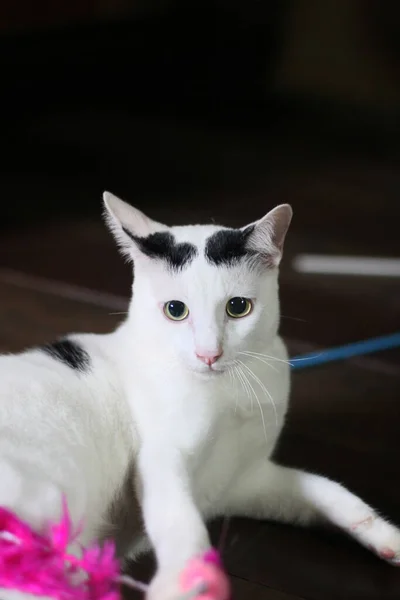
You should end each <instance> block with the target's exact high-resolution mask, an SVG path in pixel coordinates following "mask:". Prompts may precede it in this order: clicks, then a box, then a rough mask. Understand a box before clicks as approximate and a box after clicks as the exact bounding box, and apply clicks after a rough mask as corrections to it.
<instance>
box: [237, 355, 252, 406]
mask: <svg viewBox="0 0 400 600" xmlns="http://www.w3.org/2000/svg"><path fill="white" fill-rule="evenodd" d="M235 362H236V361H235ZM234 369H235V373H236V375H237V378H238V380H239V381H240V384H241V386H242V388H243V391H244V392H245V393H246V395H247V397H249V392H248V389H247V387H246V384H245V382H244V378H243V373H242V372H241V370H240V368H239V367H238V366H235V367H234ZM237 405H238V396H236V408H235V412H236V411H237ZM251 408H252V409H253V400H251Z"/></svg>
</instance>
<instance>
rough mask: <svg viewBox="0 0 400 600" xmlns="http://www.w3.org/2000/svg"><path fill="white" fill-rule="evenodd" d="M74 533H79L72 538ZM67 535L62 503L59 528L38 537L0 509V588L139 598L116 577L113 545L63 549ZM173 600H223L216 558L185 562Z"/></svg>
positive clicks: (64, 598) (72, 596) (70, 599)
mask: <svg viewBox="0 0 400 600" xmlns="http://www.w3.org/2000/svg"><path fill="white" fill-rule="evenodd" d="M78 533H79V532H78ZM77 535H78V534H77V533H76V534H73V531H72V525H71V519H70V516H69V513H68V509H67V505H66V502H64V503H63V515H62V518H61V520H60V522H59V523H53V524H51V525H50V526H49V529H48V532H47V534H39V533H37V532H35V531H33V530H32V529H31V527H30V526H29V525H28V524H27V523H25V522H24V521H22V520H21V519H19V518H18V517H17V516H16V515H15V514H14V513H13V512H11V511H10V510H8V509H6V508H3V507H0V588H2V589H8V590H13V591H19V592H22V593H25V594H29V595H32V596H45V597H48V598H54V599H55V600H121V599H122V594H121V587H122V586H123V585H126V586H128V587H131V588H135V589H138V590H140V591H141V592H143V593H145V592H146V590H147V585H146V584H144V583H141V582H139V581H136V580H134V579H133V578H131V577H128V576H126V575H121V574H120V565H119V562H118V560H117V558H116V553H115V544H114V543H113V542H112V541H107V542H106V543H105V544H104V545H103V546H99V545H93V546H91V547H89V548H82V552H81V556H80V557H79V558H78V557H76V556H74V555H71V554H69V553H68V547H69V546H70V544H71V543H72V542H74V540H75V539H76V536H77ZM180 583H181V590H182V593H181V595H180V596H179V597H178V598H176V600H229V597H230V589H229V583H228V578H227V576H226V575H225V573H224V571H223V568H222V563H221V560H220V557H219V554H218V552H217V551H216V550H214V549H211V550H209V551H208V552H206V553H205V554H204V555H203V556H200V557H198V558H195V559H193V560H192V561H190V562H189V563H188V565H187V567H186V569H185V570H184V571H183V572H182V575H181V582H180Z"/></svg>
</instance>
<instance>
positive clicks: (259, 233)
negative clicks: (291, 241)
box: [246, 204, 293, 267]
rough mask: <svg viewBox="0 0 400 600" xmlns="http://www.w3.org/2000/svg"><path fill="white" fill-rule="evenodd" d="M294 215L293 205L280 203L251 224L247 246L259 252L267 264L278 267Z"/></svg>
mask: <svg viewBox="0 0 400 600" xmlns="http://www.w3.org/2000/svg"><path fill="white" fill-rule="evenodd" d="M292 216H293V210H292V207H291V206H290V205H289V204H280V205H279V206H276V207H275V208H274V209H273V210H271V211H270V212H269V213H267V214H266V215H265V216H264V217H263V218H262V219H259V220H258V221H256V222H255V223H252V225H249V226H248V228H249V229H250V228H251V233H250V234H249V237H248V238H247V243H246V246H247V248H248V249H249V250H252V251H253V252H256V253H257V254H259V255H260V257H261V258H262V259H263V260H264V261H265V263H266V264H268V265H270V266H272V267H277V266H278V265H279V263H280V261H281V258H282V252H283V245H284V242H285V237H286V234H287V231H288V229H289V225H290V222H291V220H292ZM246 229H247V228H246Z"/></svg>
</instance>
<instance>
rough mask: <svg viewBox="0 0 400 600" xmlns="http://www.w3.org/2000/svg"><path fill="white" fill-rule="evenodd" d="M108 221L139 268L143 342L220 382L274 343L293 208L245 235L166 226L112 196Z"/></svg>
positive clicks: (136, 311) (138, 319)
mask: <svg viewBox="0 0 400 600" xmlns="http://www.w3.org/2000/svg"><path fill="white" fill-rule="evenodd" d="M104 203H105V207H106V218H107V221H108V224H109V226H110V228H111V230H112V232H113V234H114V236H115V237H116V239H117V241H118V244H119V246H120V248H121V249H122V251H123V253H124V254H125V255H126V256H128V257H129V259H130V260H133V262H134V271H135V278H134V286H133V297H132V303H131V313H132V315H131V316H132V319H133V320H134V321H135V323H136V331H137V335H138V336H139V335H141V334H142V333H143V329H145V331H146V332H147V336H148V337H149V339H151V341H152V343H153V344H156V345H157V348H159V349H168V352H169V355H170V357H174V359H175V360H177V361H179V362H180V363H181V364H182V365H183V366H184V367H186V368H188V369H189V370H191V371H194V372H198V373H203V374H206V375H209V376H216V375H217V373H221V372H224V371H226V370H227V369H228V367H230V366H233V365H234V364H235V363H234V361H237V360H240V359H241V358H242V357H243V356H245V355H244V354H241V353H243V352H256V351H259V348H262V347H264V346H265V345H267V344H268V342H269V341H272V339H273V338H274V336H275V335H276V332H277V328H278V324H279V298H278V266H279V263H280V260H281V256H282V249H283V243H284V239H285V235H286V232H287V230H288V227H289V225H290V221H291V218H292V209H291V208H290V206H289V205H288V204H284V205H281V206H277V207H276V208H274V209H273V210H272V211H270V212H269V213H268V214H266V215H265V216H264V217H263V218H262V219H260V220H258V221H255V222H254V223H251V224H250V225H246V226H245V227H242V228H240V229H230V228H226V227H219V226H216V225H189V226H183V227H182V226H179V227H168V226H166V225H163V224H161V223H157V222H155V221H153V220H151V219H150V218H148V217H147V216H146V215H144V214H143V213H142V212H141V211H139V210H137V209H136V208H133V207H132V206H130V205H129V204H127V203H125V202H123V201H122V200H119V199H118V198H116V197H115V196H113V195H112V194H109V193H107V192H106V193H105V194H104Z"/></svg>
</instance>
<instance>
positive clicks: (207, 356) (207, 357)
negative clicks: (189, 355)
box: [196, 350, 222, 367]
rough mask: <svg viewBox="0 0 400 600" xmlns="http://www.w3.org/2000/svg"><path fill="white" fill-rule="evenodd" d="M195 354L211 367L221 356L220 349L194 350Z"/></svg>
mask: <svg viewBox="0 0 400 600" xmlns="http://www.w3.org/2000/svg"><path fill="white" fill-rule="evenodd" d="M196 356H197V358H198V359H199V360H201V361H202V362H203V363H205V364H206V365H208V366H209V367H211V365H213V364H214V363H216V362H217V360H218V359H219V358H220V357H221V356H222V350H215V351H213V352H203V351H201V352H196Z"/></svg>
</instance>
